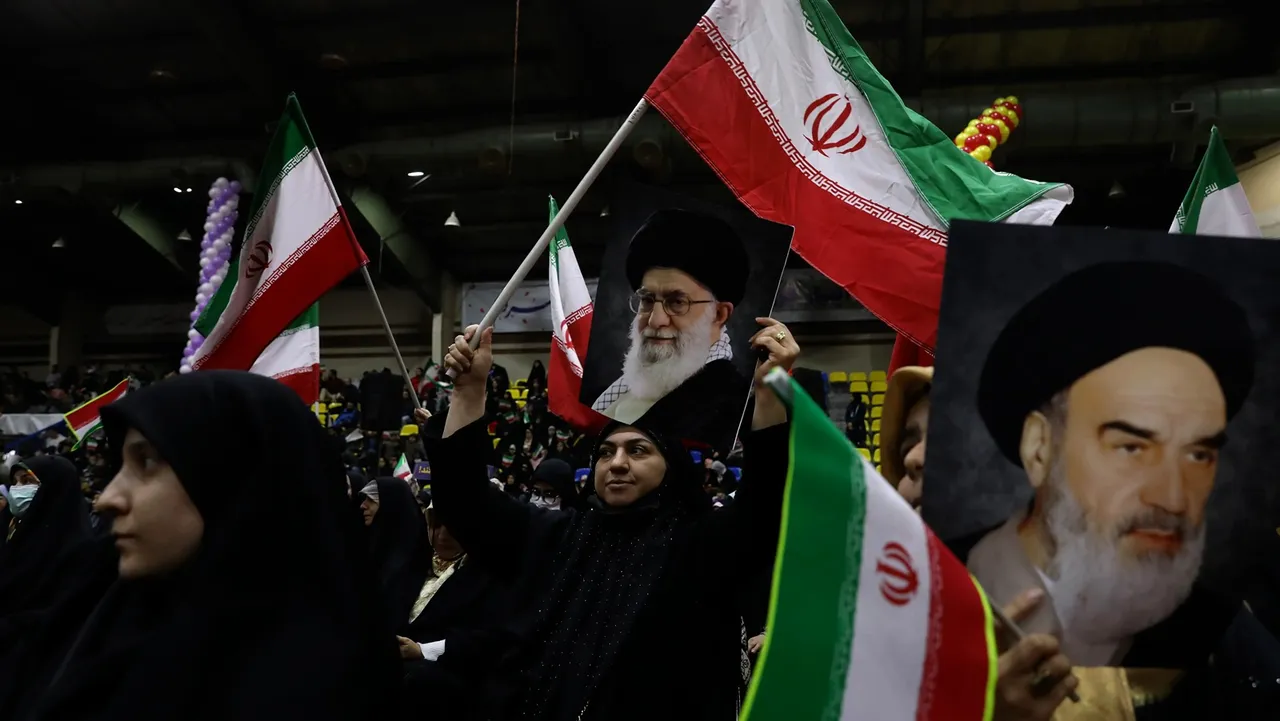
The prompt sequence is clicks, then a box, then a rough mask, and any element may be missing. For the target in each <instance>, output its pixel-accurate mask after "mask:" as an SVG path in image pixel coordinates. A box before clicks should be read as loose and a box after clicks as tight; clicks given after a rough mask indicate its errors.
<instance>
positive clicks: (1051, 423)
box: [1021, 348, 1227, 633]
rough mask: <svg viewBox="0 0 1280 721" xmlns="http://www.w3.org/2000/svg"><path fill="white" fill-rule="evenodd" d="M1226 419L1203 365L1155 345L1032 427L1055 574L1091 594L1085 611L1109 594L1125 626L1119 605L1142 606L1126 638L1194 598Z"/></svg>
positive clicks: (1102, 372)
mask: <svg viewBox="0 0 1280 721" xmlns="http://www.w3.org/2000/svg"><path fill="white" fill-rule="evenodd" d="M1226 422H1227V415H1226V401H1225V399H1224V397H1223V393H1222V390H1221V387H1220V386H1219V384H1218V380H1217V378H1216V377H1215V375H1214V373H1213V371H1212V370H1211V369H1210V368H1209V366H1208V365H1207V364H1205V362H1204V361H1203V360H1202V359H1200V358H1199V357H1198V356H1196V355H1193V354H1191V353H1188V352H1185V351H1181V350H1174V349H1170V348H1144V349H1140V350H1137V351H1133V352H1131V353H1128V354H1126V355H1124V356H1121V357H1120V358H1117V359H1116V360H1113V361H1111V362H1110V363H1107V364H1106V365H1104V366H1102V367H1100V368H1097V369H1095V370H1093V371H1091V372H1090V373H1088V374H1086V375H1085V376H1084V377H1082V378H1080V379H1079V380H1077V381H1076V382H1075V383H1074V384H1072V386H1071V387H1070V388H1069V389H1068V390H1067V391H1065V392H1064V393H1061V394H1059V395H1058V396H1057V397H1056V398H1055V399H1054V401H1052V402H1051V403H1050V407H1049V408H1047V409H1045V411H1044V412H1042V413H1033V414H1031V415H1030V416H1029V417H1028V420H1027V422H1026V424H1025V425H1024V429H1023V436H1022V447H1021V452H1022V460H1023V467H1024V468H1025V469H1026V471H1027V475H1028V478H1029V480H1030V481H1031V483H1032V485H1033V486H1034V487H1035V488H1036V489H1037V503H1036V508H1035V511H1034V512H1033V514H1034V515H1036V516H1038V518H1039V520H1040V521H1041V523H1042V524H1043V525H1044V528H1045V529H1046V530H1047V531H1048V536H1049V539H1050V541H1051V543H1050V548H1049V549H1047V553H1048V554H1049V559H1048V560H1049V563H1048V570H1049V573H1050V576H1051V577H1055V578H1056V579H1057V580H1059V581H1060V582H1065V583H1067V584H1068V586H1069V587H1071V588H1072V589H1074V590H1076V591H1077V592H1078V593H1080V594H1081V595H1082V596H1085V597H1088V596H1090V595H1091V596H1092V598H1086V601H1085V602H1084V603H1085V605H1088V603H1089V602H1090V601H1093V602H1095V603H1097V602H1101V601H1102V600H1103V599H1104V598H1106V599H1107V600H1108V603H1107V605H1111V609H1110V612H1111V613H1112V615H1113V617H1114V618H1116V620H1117V622H1118V623H1121V624H1123V623H1125V619H1124V617H1123V616H1124V614H1117V613H1116V612H1115V609H1117V608H1120V609H1129V608H1131V607H1133V604H1136V605H1137V611H1136V612H1135V613H1136V614H1137V615H1138V616H1142V617H1144V618H1143V620H1142V621H1140V622H1139V621H1137V620H1134V619H1130V620H1131V621H1132V625H1135V626H1137V628H1127V629H1122V632H1124V633H1132V632H1135V631H1136V630H1140V629H1141V628H1143V627H1145V625H1150V623H1153V622H1155V621H1157V620H1159V619H1160V618H1163V617H1164V615H1167V614H1168V613H1170V612H1172V610H1173V608H1176V606H1177V604H1178V603H1180V602H1181V601H1182V600H1183V599H1184V598H1185V597H1186V594H1187V593H1189V592H1190V588H1191V585H1192V583H1194V581H1195V577H1196V575H1197V574H1198V571H1199V566H1200V559H1201V555H1202V553H1203V547H1204V545H1203V544H1204V517H1205V506H1206V503H1207V501H1208V498H1209V494H1210V492H1211V491H1212V490H1213V484H1214V478H1215V475H1216V472H1217V465H1218V454H1219V450H1220V449H1221V447H1222V444H1223V442H1224V441H1225V429H1226ZM1107 584H1110V588H1106V586H1107ZM1076 586H1080V588H1076ZM1086 590H1087V591H1091V592H1092V593H1091V594H1086V593H1083V592H1084V591H1086ZM1126 601H1128V603H1126ZM1114 603H1119V604H1121V605H1118V606H1117V605H1113V604H1114ZM1096 610H1097V612H1098V613H1104V612H1105V611H1106V609H1102V608H1097V609H1096ZM1143 624H1145V625H1143Z"/></svg>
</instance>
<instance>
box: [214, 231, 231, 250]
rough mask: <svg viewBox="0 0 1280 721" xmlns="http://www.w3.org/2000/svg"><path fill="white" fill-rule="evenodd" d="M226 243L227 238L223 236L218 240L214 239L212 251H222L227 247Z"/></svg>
mask: <svg viewBox="0 0 1280 721" xmlns="http://www.w3.org/2000/svg"><path fill="white" fill-rule="evenodd" d="M227 243H228V240H227V236H225V235H224V236H222V237H220V238H215V239H214V240H213V249H214V250H215V251H218V250H222V249H223V248H225V247H227Z"/></svg>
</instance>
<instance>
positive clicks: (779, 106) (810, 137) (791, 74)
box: [645, 0, 1072, 348]
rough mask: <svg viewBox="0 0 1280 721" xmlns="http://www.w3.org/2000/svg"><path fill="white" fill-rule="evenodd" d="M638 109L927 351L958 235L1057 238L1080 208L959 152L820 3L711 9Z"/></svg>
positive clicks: (742, 0) (734, 2)
mask: <svg viewBox="0 0 1280 721" xmlns="http://www.w3.org/2000/svg"><path fill="white" fill-rule="evenodd" d="M645 98H646V99H647V100H648V101H649V103H650V104H651V105H652V106H653V107H655V108H657V109H658V110H659V111H660V112H661V113H662V114H663V115H664V116H666V118H667V120H668V121H670V122H671V124H672V125H673V126H675V127H676V129H677V130H679V131H680V133H681V134H682V135H684V137H685V139H686V140H687V141H688V142H689V143H690V144H691V145H693V147H694V148H696V149H697V150H698V152H699V153H700V154H701V155H702V157H703V158H705V159H706V161H707V162H708V163H709V164H710V165H711V167H712V168H714V169H715V170H716V172H717V173H719V175H720V177H721V178H723V179H724V181H725V183H726V184H727V185H728V186H729V187H730V188H731V189H732V190H733V191H734V193H735V194H736V195H737V196H738V199H739V200H741V201H742V202H743V203H744V204H745V205H747V206H748V207H749V208H751V209H752V210H753V211H754V212H755V214H756V215H758V216H760V217H762V218H765V219H767V220H772V221H774V222H778V223H783V224H785V225H790V226H793V227H794V228H795V233H794V235H793V236H792V247H793V248H794V249H795V250H796V252H797V253H799V254H800V255H801V256H802V257H804V259H805V260H807V261H808V262H809V264H810V265H812V266H813V267H815V268H817V269H818V270H819V271H821V272H822V273H823V274H825V275H826V276H827V277H829V278H831V279H832V280H833V281H835V282H836V283H838V284H839V285H840V286H842V287H843V288H845V289H846V290H848V291H849V292H850V293H851V294H852V295H853V296H854V297H856V298H857V299H858V300H859V301H860V302H861V303H862V304H863V305H864V306H866V307H867V309H868V310H870V311H871V312H872V313H875V314H876V315H877V316H879V317H880V318H881V319H882V320H884V321H885V322H886V323H888V324H889V325H890V326H892V327H893V328H895V329H896V330H898V331H899V332H901V333H904V334H906V335H907V336H909V337H911V338H912V339H913V340H915V341H917V342H919V343H922V344H923V345H925V346H926V347H929V348H932V347H933V345H934V340H935V338H936V336H937V325H938V307H939V304H940V302H941V295H942V269H943V264H944V260H945V257H946V244H947V229H948V227H949V223H950V221H951V220H953V219H957V218H961V219H966V220H981V221H993V222H995V221H1007V222H1014V223H1034V224H1051V223H1052V222H1053V221H1054V220H1055V219H1056V218H1057V216H1058V213H1060V212H1061V211H1062V208H1063V207H1065V206H1066V205H1067V204H1068V203H1070V202H1071V200H1072V191H1071V188H1070V187H1069V186H1065V185H1061V184H1054V183H1039V182H1036V181H1031V180H1024V179H1022V178H1019V177H1017V176H1014V175H1010V174H1008V173H997V172H993V171H992V170H991V169H990V168H988V167H986V166H985V165H983V164H982V163H979V162H978V161H976V160H974V159H973V158H972V157H970V156H968V155H967V154H965V153H964V152H963V151H962V150H960V149H959V148H957V147H956V146H955V143H954V141H953V140H952V139H951V137H950V136H948V135H947V134H946V133H943V132H942V131H941V130H939V129H938V128H937V127H935V126H934V125H933V124H932V123H930V122H929V121H928V120H926V119H925V118H924V117H922V116H921V115H919V114H918V113H916V112H915V111H913V110H911V109H910V108H908V107H907V106H906V104H904V103H903V102H902V98H900V97H898V94H897V93H896V92H894V90H893V88H892V87H890V85H889V83H888V82H886V81H885V79H884V77H883V76H882V75H881V74H880V73H879V71H877V70H876V68H875V67H874V66H873V65H872V64H871V62H870V61H869V60H868V59H867V56H866V54H865V53H864V52H863V51H862V48H861V47H859V46H858V43H857V42H855V41H854V39H853V36H852V35H850V34H849V31H848V30H847V29H846V28H845V27H844V25H843V24H842V23H841V22H840V18H839V16H837V14H836V12H835V10H833V9H832V8H831V5H830V4H829V3H828V2H827V1H826V0H718V1H717V2H716V3H715V4H714V5H712V6H711V9H710V10H708V11H707V13H706V15H704V16H703V18H702V20H700V21H699V22H698V25H697V27H696V28H695V29H694V31H693V33H692V34H690V35H689V37H688V39H686V40H685V42H684V45H682V46H681V48H680V50H679V51H678V52H677V53H676V54H675V56H674V57H673V58H672V59H671V61H670V62H669V63H668V64H667V66H666V68H665V69H664V70H663V71H662V74H661V75H659V76H658V78H657V80H655V81H654V82H653V85H651V86H650V87H649V90H648V92H647V93H646V94H645Z"/></svg>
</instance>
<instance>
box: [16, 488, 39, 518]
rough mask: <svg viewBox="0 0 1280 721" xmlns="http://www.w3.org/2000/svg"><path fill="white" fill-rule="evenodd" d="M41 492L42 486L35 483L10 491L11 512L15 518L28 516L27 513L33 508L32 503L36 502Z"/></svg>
mask: <svg viewBox="0 0 1280 721" xmlns="http://www.w3.org/2000/svg"><path fill="white" fill-rule="evenodd" d="M39 490H40V486H37V485H35V484H34V483H28V484H26V485H24V486H13V487H12V488H10V489H9V511H10V512H12V513H13V515H14V517H15V518H22V517H23V516H25V515H27V511H28V510H29V509H30V508H31V501H33V500H35V497H36V493H37V492H38V491H39Z"/></svg>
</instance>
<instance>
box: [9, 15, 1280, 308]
mask: <svg viewBox="0 0 1280 721" xmlns="http://www.w3.org/2000/svg"><path fill="white" fill-rule="evenodd" d="M832 2H833V5H834V6H835V7H836V9H837V10H838V11H839V12H840V14H841V15H842V17H843V18H844V20H845V22H846V24H847V25H848V26H849V28H850V30H851V31H852V32H853V34H854V36H855V37H856V38H858V40H859V41H860V43H861V44H862V45H863V46H864V48H865V49H866V51H867V52H868V54H869V55H870V57H871V59H872V60H873V62H875V63H876V65H877V66H878V67H879V68H880V69H881V71H882V72H883V73H884V74H885V75H886V76H887V77H888V78H889V80H890V81H891V82H892V83H893V84H894V85H895V87H896V88H897V89H898V90H899V92H900V93H901V94H902V95H903V97H904V98H906V99H907V100H908V102H909V103H911V104H912V105H913V106H914V107H916V108H917V109H918V110H920V111H921V112H922V113H923V114H924V115H925V116H926V117H929V118H930V119H932V120H933V121H934V122H935V123H937V124H938V125H939V126H940V127H942V128H943V129H944V130H946V131H948V132H953V131H958V130H959V129H960V128H962V127H963V126H964V124H965V123H966V122H967V121H968V119H969V118H971V117H973V116H975V115H976V114H977V112H978V111H979V110H980V109H981V108H982V107H985V106H986V105H987V104H988V103H989V102H990V100H991V99H992V98H994V97H996V96H999V95H1006V94H1017V95H1018V96H1019V97H1020V99H1021V100H1022V104H1023V106H1024V107H1025V108H1026V110H1027V114H1028V116H1027V121H1026V122H1025V123H1023V125H1022V126H1021V127H1020V128H1019V130H1018V132H1017V133H1015V134H1014V136H1013V138H1012V140H1011V142H1010V143H1009V144H1008V145H1007V146H1002V147H1001V149H1000V150H999V151H998V153H997V156H996V159H995V162H996V163H997V165H998V166H999V167H1000V168H1001V169H1002V170H1008V171H1010V172H1014V173H1018V174H1021V175H1025V176H1027V177H1032V178H1036V179H1039V180H1062V181H1067V182H1071V183H1072V184H1073V185H1075V186H1076V189H1077V198H1078V199H1077V202H1076V204H1075V205H1074V206H1073V207H1072V208H1071V209H1070V210H1069V211H1068V213H1067V215H1066V217H1064V221H1063V222H1080V223H1093V224H1100V225H1101V224H1112V225H1149V226H1150V227H1161V226H1162V225H1163V226H1167V224H1168V220H1169V218H1170V217H1171V216H1172V212H1173V209H1174V206H1176V203H1177V201H1178V199H1180V198H1181V194H1182V192H1183V190H1184V189H1185V187H1186V183H1187V180H1188V179H1189V177H1190V172H1191V168H1193V167H1194V163H1195V160H1196V153H1197V146H1198V145H1199V144H1200V143H1201V142H1203V140H1204V139H1205V138H1206V137H1207V128H1208V126H1209V125H1210V124H1212V123H1217V124H1218V125H1219V126H1220V127H1222V129H1223V131H1224V133H1225V135H1226V137H1227V138H1228V140H1229V141H1230V143H1231V147H1232V149H1233V152H1236V153H1237V154H1238V155H1239V156H1240V159H1241V160H1243V159H1247V157H1248V156H1249V154H1250V153H1251V151H1252V150H1253V149H1255V148H1258V147H1261V146H1263V145H1265V144H1267V143H1268V142H1271V141H1273V140H1275V139H1277V138H1280V76H1277V75H1276V70H1277V69H1278V68H1280V46H1277V45H1276V43H1274V41H1273V39H1272V38H1271V37H1269V35H1268V33H1269V28H1270V25H1269V24H1268V23H1266V22H1263V19H1262V18H1261V17H1260V16H1259V13H1260V11H1259V10H1258V9H1257V8H1256V6H1257V5H1258V4H1257V3H1251V2H1248V1H1247V0H1220V1H1217V2H1206V1H1205V0H903V1H900V2H890V1H889V0H882V2H876V3H872V2H855V1H854V0H832ZM704 4H705V3H704V2H702V1H700V0H649V1H648V2H645V3H640V4H635V3H630V4H627V3H604V2H592V1H591V0H522V1H521V2H520V3H519V13H520V16H519V17H520V19H519V28H518V35H517V23H516V8H517V3H516V2H515V0H510V1H509V2H501V3H499V2H485V3H424V2H420V1H410V0H253V1H252V2H251V1H250V0H223V1H222V2H218V3H206V2H198V1H197V0H117V1H116V2H112V3H82V2H77V1H75V0H9V1H8V2H6V3H3V4H2V5H0V37H2V38H3V41H2V42H0V61H2V62H3V63H4V67H6V69H7V71H8V72H7V73H6V76H7V79H8V80H9V82H8V83H7V88H6V90H7V97H8V102H7V111H8V112H6V113H4V114H3V116H2V117H0V129H3V131H4V137H6V138H7V139H9V141H10V142H8V143H7V144H6V148H5V150H4V151H3V154H0V222H4V225H3V226H0V227H4V228H5V232H6V234H7V235H9V241H10V242H9V243H7V244H6V249H8V250H9V251H10V252H11V253H13V254H14V256H13V257H15V258H16V259H17V260H18V262H21V263H23V264H24V266H28V267H35V268H45V267H47V268H49V269H50V272H49V273H48V274H44V273H32V274H29V273H25V272H24V273H23V274H22V277H21V278H16V279H14V280H13V282H11V283H9V284H7V285H6V287H5V288H4V290H3V291H0V293H3V294H4V295H6V296H8V297H6V298H4V299H5V300H14V299H21V298H30V297H38V296H40V295H42V294H47V293H49V292H57V289H58V288H60V287H62V285H59V284H64V285H65V284H78V287H81V288H82V289H84V290H86V291H88V292H93V293H98V294H102V296H103V297H106V298H110V299H111V300H112V302H122V301H125V300H129V301H150V300H161V299H170V300H173V299H182V298H187V297H189V296H190V295H191V294H192V289H193V286H194V279H195V277H196V273H197V270H198V268H197V266H196V244H195V243H194V242H192V241H175V242H173V243H172V244H169V245H166V244H165V242H164V240H165V236H166V234H167V236H168V237H172V238H176V237H177V235H178V233H179V232H180V231H182V230H184V229H188V230H190V231H194V234H195V235H196V237H197V238H198V236H199V232H198V231H199V227H200V226H201V224H202V223H203V214H204V201H205V198H204V196H203V194H202V191H203V190H204V189H206V188H207V187H208V185H209V183H210V182H211V181H212V180H213V178H215V177H217V176H219V175H228V176H231V177H236V178H239V179H241V180H242V181H244V182H245V183H246V185H247V186H248V187H249V188H250V189H251V188H252V182H253V180H254V175H255V174H256V172H255V170H254V169H256V167H257V166H258V159H259V158H260V157H261V154H262V152H263V149H264V148H265V146H266V143H267V140H268V139H269V137H270V134H271V131H272V130H273V125H274V122H275V118H277V117H278V115H279V112H280V109H281V107H282V105H283V100H284V97H285V95H286V94H287V93H288V92H291V91H293V92H297V93H298V96H299V98H300V100H301V102H302V105H303V107H304V109H305V111H306V113H307V116H308V120H309V122H310V125H311V127H312V129H313V131H314V133H315V135H316V136H317V140H318V142H319V144H320V147H321V151H322V153H323V154H324V155H325V157H326V158H327V159H328V160H329V163H328V165H329V168H330V170H331V172H332V173H333V175H334V180H335V183H336V184H337V186H338V187H339V188H340V190H341V192H343V193H345V194H348V195H347V197H346V198H345V200H346V201H347V202H348V207H349V208H355V209H356V210H357V211H359V212H356V213H352V214H351V215H352V216H353V219H354V220H355V221H356V224H357V234H358V235H359V236H360V239H361V242H362V243H363V244H364V245H365V246H366V250H367V251H368V253H369V255H370V257H371V258H374V259H375V270H376V271H378V272H377V273H376V274H377V276H378V279H379V282H381V283H386V284H391V285H397V286H402V287H412V288H415V289H417V290H418V292H419V293H420V294H422V297H423V298H424V300H425V301H426V302H427V303H428V304H429V305H434V304H435V303H438V302H439V301H438V288H436V287H434V286H435V285H438V279H439V277H440V273H442V272H448V273H449V274H451V275H452V276H454V277H455V278H458V279H461V280H495V279H503V278H505V277H506V276H507V275H508V274H509V273H510V272H511V271H512V270H514V268H515V267H516V266H517V265H518V264H519V260H520V258H521V257H522V256H523V254H524V252H525V251H526V249H527V248H528V246H529V244H531V243H532V242H533V241H534V240H535V239H536V237H537V235H538V234H539V232H540V231H541V229H542V225H543V224H544V223H545V221H546V197H547V195H548V194H549V193H552V194H555V195H556V196H557V197H560V198H561V199H563V198H564V197H565V196H567V194H568V192H569V190H570V189H571V188H572V186H573V185H574V184H575V182H576V181H577V179H578V178H579V177H580V176H581V175H582V173H583V172H584V171H585V169H586V167H587V166H588V165H589V164H590V162H591V160H592V159H593V158H594V156H595V154H596V153H597V152H598V151H599V149H600V147H601V146H602V145H603V143H604V142H605V141H606V140H607V138H608V137H609V136H610V135H611V134H612V132H613V129H614V128H616V127H617V124H618V123H619V122H620V121H621V116H622V115H623V114H624V113H625V112H626V111H627V110H629V109H630V108H631V107H632V106H633V105H634V103H635V101H636V99H637V98H638V97H639V96H640V95H641V93H643V91H644V89H645V87H646V86H647V85H648V83H649V82H650V81H651V80H652V79H653V77H654V76H655V75H656V74H657V73H658V71H659V70H660V69H661V68H662V66H663V64H664V63H665V61H666V60H667V58H668V57H670V55H671V54H672V53H673V52H674V51H675V49H676V48H677V47H678V46H679V44H680V42H681V41H682V40H683V39H684V37H685V36H686V35H687V33H688V32H689V30H690V29H691V28H692V27H693V24H694V22H695V20H696V19H697V17H698V16H699V14H700V13H701V12H702V11H703V10H704V9H705V8H704ZM410 172H420V173H422V175H421V176H419V177H409V175H408V174H409V173H410ZM619 178H626V179H629V180H630V179H638V180H642V181H645V182H651V183H660V184H663V185H667V186H670V187H673V188H676V189H678V190H680V191H681V192H687V193H689V194H692V195H698V196H702V197H725V198H726V199H727V193H726V192H725V191H724V189H723V188H722V187H720V186H719V185H718V183H717V182H716V179H715V176H714V175H713V174H712V173H710V171H709V170H708V169H707V168H706V167H705V166H704V165H703V164H702V163H701V161H700V160H699V159H698V158H697V156H696V154H694V153H692V152H691V151H690V150H689V149H688V148H687V146H685V145H684V143H683V141H682V140H681V139H680V138H679V136H678V135H676V134H675V133H674V132H673V131H672V130H671V128H669V127H668V126H666V125H665V123H664V122H663V121H662V120H661V119H660V118H658V117H657V116H656V115H655V116H654V117H650V118H647V119H646V121H645V125H644V126H643V127H642V128H640V129H639V130H637V132H635V133H634V134H633V137H632V138H631V140H630V141H629V145H628V147H627V149H626V150H625V151H624V152H623V153H621V154H620V156H619V157H618V158H617V159H616V160H615V161H614V163H613V164H612V165H611V167H610V169H609V172H608V174H607V175H606V177H605V178H603V179H602V181H601V184H600V185H599V187H597V188H596V189H594V190H593V191H592V193H591V194H589V195H588V197H587V199H586V201H584V203H583V205H582V206H581V207H580V209H579V211H578V212H577V213H576V214H575V215H574V217H573V218H572V219H571V220H570V223H569V232H570V235H571V237H572V238H573V240H574V245H575V247H576V248H577V249H578V254H579V258H580V259H581V261H582V263H583V266H584V271H585V272H586V273H587V274H589V275H590V274H592V273H594V272H595V270H596V268H598V264H599V260H600V253H601V249H602V247H603V244H604V242H605V240H606V239H607V238H608V235H609V232H610V222H609V219H608V217H607V213H606V211H607V207H608V204H609V197H610V187H611V185H612V184H613V182H614V181H616V180H618V179H619ZM1117 186H1119V187H1121V188H1123V189H1125V192H1123V193H1119V194H1117V193H1115V192H1114V190H1115V188H1116V187H1117ZM187 187H192V188H193V189H194V192H193V193H190V194H189V193H187V192H186V188H187ZM175 189H177V190H178V192H175ZM19 200H21V201H22V204H21V205H18V204H17V201H19ZM451 213H455V214H456V215H457V217H458V218H459V219H460V223H461V224H460V225H459V226H456V227H455V226H446V225H445V224H444V221H445V219H446V218H448V217H449V216H450V214H451ZM122 214H124V215H125V217H124V218H123V219H122V218H121V217H120V216H121V215H122ZM124 221H127V222H124ZM139 229H141V230H139ZM135 231H138V232H135ZM139 232H141V235H139ZM143 236H146V237H143ZM58 238H62V239H63V241H64V242H63V244H62V245H61V246H60V247H59V248H56V249H55V248H53V247H52V243H53V241H54V240H56V239H58ZM538 272H539V271H535V273H538Z"/></svg>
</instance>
